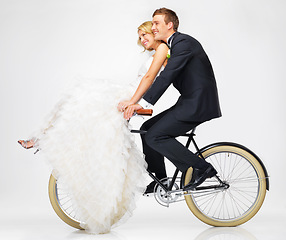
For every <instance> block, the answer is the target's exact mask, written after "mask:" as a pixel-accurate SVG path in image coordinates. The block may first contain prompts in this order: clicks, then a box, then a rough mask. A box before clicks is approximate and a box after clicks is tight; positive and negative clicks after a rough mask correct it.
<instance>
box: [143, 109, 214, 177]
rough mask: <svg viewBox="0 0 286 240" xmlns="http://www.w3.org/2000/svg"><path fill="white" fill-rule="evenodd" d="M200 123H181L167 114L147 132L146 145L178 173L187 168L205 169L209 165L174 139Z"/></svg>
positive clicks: (172, 115) (172, 114)
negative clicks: (173, 166) (167, 160)
mask: <svg viewBox="0 0 286 240" xmlns="http://www.w3.org/2000/svg"><path fill="white" fill-rule="evenodd" d="M199 124H200V122H182V121H179V120H177V119H176V117H175V115H174V113H173V112H172V111H169V112H167V113H166V114H165V115H164V116H162V117H161V118H160V119H158V121H156V122H155V123H154V124H153V125H152V126H151V127H150V128H149V130H148V132H147V134H146V136H145V141H146V144H147V145H148V146H149V147H150V148H152V149H153V150H154V151H156V152H158V153H159V154H161V155H163V156H165V157H167V158H168V159H169V160H170V161H171V162H172V163H173V164H174V165H175V166H176V167H177V168H179V170H180V171H182V172H184V171H186V170H187V169H188V168H189V167H195V168H198V169H206V168H207V167H208V166H209V164H208V163H207V162H206V161H204V160H202V159H201V158H199V157H198V156H196V155H195V154H193V153H192V152H191V151H189V150H188V149H187V148H186V147H185V146H184V145H182V144H181V143H180V142H179V141H177V140H176V137H178V136H180V135H182V134H184V133H186V132H188V131H190V130H191V129H193V128H195V127H196V126H198V125H199Z"/></svg>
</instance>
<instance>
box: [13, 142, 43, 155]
mask: <svg viewBox="0 0 286 240" xmlns="http://www.w3.org/2000/svg"><path fill="white" fill-rule="evenodd" d="M18 143H19V144H20V145H21V146H22V147H23V148H26V149H29V148H33V147H35V143H36V141H34V140H33V139H30V140H19V141H18ZM39 151H40V149H39V148H37V150H36V152H34V154H36V153H37V152H39Z"/></svg>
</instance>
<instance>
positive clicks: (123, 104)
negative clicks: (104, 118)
mask: <svg viewBox="0 0 286 240" xmlns="http://www.w3.org/2000/svg"><path fill="white" fill-rule="evenodd" d="M132 104H133V103H132V102H130V101H122V102H120V103H118V105H117V109H118V111H119V112H124V110H125V109H126V108H127V107H128V106H130V105H132Z"/></svg>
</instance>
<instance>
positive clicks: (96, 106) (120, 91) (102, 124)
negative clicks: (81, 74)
mask: <svg viewBox="0 0 286 240" xmlns="http://www.w3.org/2000/svg"><path fill="white" fill-rule="evenodd" d="M151 27H152V22H150V21H148V22H144V23H143V24H142V25H140V26H139V27H138V35H139V39H138V44H139V45H142V46H143V47H144V48H145V50H155V54H154V55H153V56H152V57H150V59H148V61H147V62H146V63H145V64H144V65H143V67H142V68H141V69H140V71H139V74H138V80H137V81H138V82H139V81H140V83H139V85H138V82H137V83H132V84H130V85H128V86H122V85H120V84H119V83H115V82H111V81H100V82H99V81H93V80H91V79H87V80H80V81H79V82H77V83H76V85H75V86H74V87H73V88H71V89H70V90H68V91H67V92H66V93H65V95H64V96H63V97H62V99H61V100H60V101H59V103H58V104H57V105H56V107H55V109H54V111H53V112H52V113H51V114H50V115H49V119H48V121H47V122H46V123H45V125H44V127H43V128H41V129H40V130H39V131H38V132H36V133H35V134H33V136H32V138H30V140H19V141H18V142H19V143H20V144H21V145H22V146H23V147H24V148H26V149H29V148H37V149H40V152H42V153H43V154H44V156H45V158H46V159H47V160H48V162H49V164H51V166H52V168H53V169H54V171H53V174H54V175H55V178H59V177H60V178H61V180H62V181H63V182H64V184H65V185H66V186H67V188H68V191H69V192H70V194H71V196H72V200H73V204H74V205H75V209H77V212H76V215H77V217H78V219H79V220H80V221H81V222H82V224H81V226H82V227H83V228H84V229H86V231H87V232H89V233H94V234H98V233H106V232H109V231H110V229H111V227H113V226H115V225H118V223H121V222H122V221H124V220H126V219H127V218H128V217H129V216H131V214H132V211H133V209H134V208H135V198H136V196H139V195H141V194H142V193H143V192H144V189H145V185H144V173H145V169H146V162H145V160H144V158H143V154H142V153H141V152H140V151H139V150H138V148H137V146H136V145H135V143H134V140H133V136H132V135H131V133H130V130H129V128H128V122H127V121H126V120H125V119H124V118H123V116H122V114H124V113H122V111H123V112H124V110H125V109H128V111H130V108H131V107H129V108H128V106H129V105H133V104H135V103H137V102H138V101H139V100H140V99H141V98H142V96H143V95H144V94H145V92H146V91H147V90H148V89H149V87H150V86H151V85H152V83H153V81H154V79H155V78H156V76H157V75H158V74H159V73H160V71H162V69H163V68H164V66H165V65H166V64H167V53H168V47H167V45H166V44H164V43H162V42H161V41H155V40H154V35H153V33H152V30H151ZM137 86H138V87H137ZM136 87H137V88H136ZM135 106H136V105H135ZM131 110H132V111H133V110H134V109H131ZM119 220H120V221H119Z"/></svg>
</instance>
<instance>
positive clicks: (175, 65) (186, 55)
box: [139, 37, 193, 108]
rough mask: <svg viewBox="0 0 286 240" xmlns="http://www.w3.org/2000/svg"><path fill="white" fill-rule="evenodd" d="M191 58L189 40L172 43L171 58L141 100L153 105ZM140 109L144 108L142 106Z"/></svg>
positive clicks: (184, 39) (191, 52)
mask: <svg viewBox="0 0 286 240" xmlns="http://www.w3.org/2000/svg"><path fill="white" fill-rule="evenodd" d="M176 40H177V39H176ZM192 57H193V51H192V45H191V40H190V39H189V38H188V37H187V38H183V39H179V40H177V41H174V43H173V46H172V52H171V58H170V59H169V60H168V63H167V65H166V67H165V69H164V70H163V71H162V72H161V73H160V75H159V76H158V77H157V78H156V80H155V82H154V83H153V85H152V86H151V88H150V89H149V90H148V92H147V93H146V94H145V96H144V97H143V100H145V101H146V102H147V103H149V104H152V105H154V104H155V103H156V102H157V101H158V99H159V98H160V97H161V96H162V95H163V93H164V92H165V91H166V89H167V88H168V87H169V86H170V85H171V83H173V82H174V80H175V79H176V78H177V77H178V75H179V74H180V73H181V72H182V71H183V70H184V67H185V66H186V65H187V63H188V61H189V60H190V59H191V58H192ZM139 104H140V103H139ZM140 105H141V104H140ZM141 106H142V105H141ZM142 107H143V108H144V106H142Z"/></svg>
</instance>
